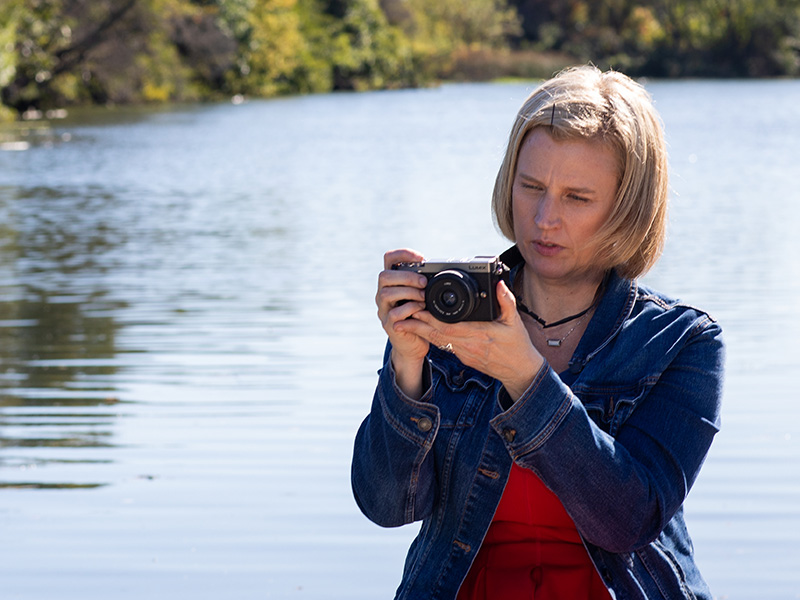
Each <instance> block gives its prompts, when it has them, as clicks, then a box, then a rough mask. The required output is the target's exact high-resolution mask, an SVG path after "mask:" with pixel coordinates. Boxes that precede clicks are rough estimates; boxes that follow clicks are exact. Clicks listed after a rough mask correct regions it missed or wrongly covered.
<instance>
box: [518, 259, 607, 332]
mask: <svg viewBox="0 0 800 600" xmlns="http://www.w3.org/2000/svg"><path fill="white" fill-rule="evenodd" d="M522 275H523V277H522V286H521V288H518V293H521V294H522V298H521V301H522V302H523V303H524V304H525V305H527V306H528V308H530V309H531V310H532V311H534V312H535V313H536V314H537V315H539V317H541V318H542V319H543V320H544V321H545V322H547V323H556V322H558V321H560V320H561V319H564V318H566V317H569V316H571V315H574V314H577V313H579V312H581V311H584V310H586V309H587V308H589V307H590V306H592V304H593V303H594V302H595V300H596V296H597V292H598V289H599V288H600V284H601V283H602V282H603V278H604V273H602V272H594V273H590V274H586V275H585V276H584V277H579V278H575V279H573V280H571V281H567V282H564V281H558V282H556V281H548V280H545V279H542V278H540V277H538V276H537V275H536V274H535V273H532V272H531V271H530V269H528V268H527V265H526V266H523V272H522Z"/></svg>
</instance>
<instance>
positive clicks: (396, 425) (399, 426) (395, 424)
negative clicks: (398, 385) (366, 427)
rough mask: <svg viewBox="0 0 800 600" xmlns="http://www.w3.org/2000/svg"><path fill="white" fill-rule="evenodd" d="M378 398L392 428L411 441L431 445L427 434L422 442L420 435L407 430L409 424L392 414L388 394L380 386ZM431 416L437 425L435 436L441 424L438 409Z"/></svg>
mask: <svg viewBox="0 0 800 600" xmlns="http://www.w3.org/2000/svg"><path fill="white" fill-rule="evenodd" d="M378 398H379V399H380V402H381V414H382V416H383V418H384V420H385V421H386V422H387V423H388V424H389V425H390V426H391V428H392V429H393V430H394V431H395V432H396V433H397V434H399V435H401V436H402V437H404V438H405V439H407V440H408V441H409V442H413V443H415V444H420V445H421V446H422V447H423V448H424V447H430V446H431V443H429V442H428V441H427V438H428V436H427V435H426V436H424V437H423V438H422V442H421V443H420V438H419V436H415V435H412V434H411V433H409V432H408V431H407V426H405V425H404V424H403V423H402V422H401V421H398V420H397V419H396V418H395V417H394V416H393V415H392V414H391V412H390V411H389V407H388V404H387V402H386V396H385V394H384V393H383V390H382V389H381V388H380V387H379V388H378ZM401 400H402V399H401ZM406 404H408V403H406ZM409 406H410V405H409ZM413 408H417V407H413ZM429 416H430V417H432V420H433V424H434V425H435V427H434V437H435V436H436V431H438V430H439V425H438V421H439V418H438V415H437V414H436V411H433V412H432V414H430V415H429ZM428 433H429V434H430V432H428Z"/></svg>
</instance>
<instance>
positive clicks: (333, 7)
mask: <svg viewBox="0 0 800 600" xmlns="http://www.w3.org/2000/svg"><path fill="white" fill-rule="evenodd" d="M589 61H591V62H593V63H595V64H597V65H598V66H600V67H603V68H616V69H619V70H622V71H624V72H626V73H628V74H630V75H634V76H640V75H646V76H655V77H685V76H702V77H769V76H794V75H797V74H798V73H800V0H646V1H638V2H635V1H632V0H604V1H603V2H593V1H591V0H2V2H0V102H1V103H2V105H4V106H5V111H6V114H7V115H8V114H16V113H23V112H25V111H27V110H31V109H36V110H42V109H47V108H54V107H60V106H65V105H70V104H76V103H97V104H108V103H133V102H154V101H156V102H159V101H187V100H188V101H193V100H202V99H213V98H217V97H225V96H228V97H230V96H236V95H242V96H245V95H248V96H259V97H266V96H275V95H281V94H300V93H315V92H326V91H331V90H366V89H384V88H398V87H412V86H419V85H425V84H427V83H429V82H432V81H436V80H440V79H483V78H490V77H501V76H518V77H543V76H548V75H550V74H552V73H553V72H554V71H555V70H557V69H558V68H560V67H562V66H565V65H566V64H570V63H576V62H589ZM0 108H2V107H0Z"/></svg>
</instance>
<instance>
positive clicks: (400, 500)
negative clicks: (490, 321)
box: [351, 349, 440, 527]
mask: <svg viewBox="0 0 800 600" xmlns="http://www.w3.org/2000/svg"><path fill="white" fill-rule="evenodd" d="M389 355H390V351H389V350H388V349H387V352H386V357H385V362H384V366H383V368H382V369H381V371H380V373H379V377H378V385H377V388H376V390H375V396H374V398H373V401H372V409H371V411H370V413H369V415H368V416H367V418H366V419H364V421H363V423H362V424H361V427H360V428H359V430H358V433H357V434H356V439H355V448H354V450H353V462H352V468H351V484H352V487H353V495H354V496H355V499H356V503H357V504H358V506H359V508H360V509H361V511H362V512H363V513H364V514H365V515H366V516H367V518H369V519H370V520H371V521H373V522H375V523H377V524H378V525H381V526H382V527H397V526H400V525H405V524H406V523H411V522H413V521H419V520H422V519H424V518H425V517H427V516H428V515H429V514H430V512H431V510H432V505H433V502H432V500H433V494H434V493H435V492H434V488H435V485H434V484H435V475H434V468H433V453H432V452H431V448H432V446H433V442H434V440H435V439H436V435H437V432H438V430H439V422H440V414H439V409H438V407H437V406H436V405H435V404H432V403H431V402H430V400H431V398H432V389H431V386H430V385H428V389H427V391H426V392H425V394H424V395H423V397H422V398H421V399H420V400H412V399H411V398H409V397H407V396H406V395H405V394H404V393H403V392H402V391H401V390H400V388H399V387H398V386H397V383H396V381H395V373H394V369H393V367H392V364H391V360H390V359H389ZM425 369H426V370H427V374H428V377H426V379H427V381H430V377H429V373H430V365H429V364H428V362H427V361H426V363H425Z"/></svg>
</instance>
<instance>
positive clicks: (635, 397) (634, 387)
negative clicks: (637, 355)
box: [572, 377, 658, 436]
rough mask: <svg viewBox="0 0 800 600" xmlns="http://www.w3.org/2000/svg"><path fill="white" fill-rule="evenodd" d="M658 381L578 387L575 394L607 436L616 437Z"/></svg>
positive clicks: (647, 379) (647, 380) (588, 384)
mask: <svg viewBox="0 0 800 600" xmlns="http://www.w3.org/2000/svg"><path fill="white" fill-rule="evenodd" d="M657 380H658V378H657V377H645V378H643V379H641V380H639V381H637V382H635V383H631V384H620V385H603V386H593V385H591V384H590V383H586V384H577V385H574V386H573V388H572V391H573V393H574V394H575V395H576V396H578V398H580V400H581V402H582V403H583V405H584V407H585V408H586V412H587V413H588V415H589V417H590V418H591V419H592V420H593V421H594V422H595V423H596V424H597V426H598V427H600V429H602V430H603V431H605V432H606V433H608V434H610V435H612V436H616V435H617V432H618V431H619V428H620V427H622V425H623V423H625V421H626V420H627V419H628V417H629V416H630V415H631V413H632V412H633V410H634V409H635V408H636V405H637V404H638V403H639V402H641V400H642V399H643V398H645V397H646V396H647V393H648V392H649V391H650V389H651V388H652V387H653V385H654V384H655V382H656V381H657Z"/></svg>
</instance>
